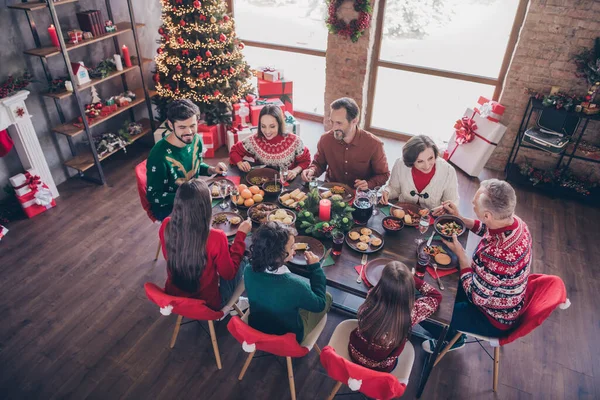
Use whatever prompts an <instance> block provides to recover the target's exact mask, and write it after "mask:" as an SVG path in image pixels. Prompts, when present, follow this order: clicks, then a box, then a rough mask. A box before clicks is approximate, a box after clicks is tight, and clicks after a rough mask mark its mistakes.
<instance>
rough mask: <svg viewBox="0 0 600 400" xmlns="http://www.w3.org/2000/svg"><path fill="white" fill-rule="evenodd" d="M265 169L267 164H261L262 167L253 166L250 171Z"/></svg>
mask: <svg viewBox="0 0 600 400" xmlns="http://www.w3.org/2000/svg"><path fill="white" fill-rule="evenodd" d="M266 167H267V164H262V165H255V166H253V167H252V168H250V169H260V168H266Z"/></svg>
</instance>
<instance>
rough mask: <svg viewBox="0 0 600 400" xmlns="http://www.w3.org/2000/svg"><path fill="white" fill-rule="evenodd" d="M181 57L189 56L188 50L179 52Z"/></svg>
mask: <svg viewBox="0 0 600 400" xmlns="http://www.w3.org/2000/svg"><path fill="white" fill-rule="evenodd" d="M181 55H183V56H189V55H190V51H189V50H188V49H184V50H182V51H181Z"/></svg>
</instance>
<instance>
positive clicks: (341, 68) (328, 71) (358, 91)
mask: <svg viewBox="0 0 600 400" xmlns="http://www.w3.org/2000/svg"><path fill="white" fill-rule="evenodd" d="M378 3H379V0H372V1H371V5H372V7H373V17H372V23H371V25H370V27H369V29H368V30H367V31H365V32H364V34H363V35H362V36H361V37H360V38H359V39H358V41H357V42H356V43H352V41H351V40H350V39H345V38H343V37H342V36H339V35H333V34H331V33H330V34H329V35H328V37H327V55H326V68H325V94H324V95H325V118H324V124H325V128H326V129H330V127H331V126H330V124H329V104H331V102H332V101H334V100H336V99H338V98H340V97H351V98H353V99H354V100H356V102H357V103H358V106H359V107H360V110H361V115H360V125H361V126H363V124H364V120H365V118H364V117H365V109H366V105H367V103H366V102H367V89H368V87H369V66H370V64H371V58H372V56H373V45H374V41H375V21H376V20H377V7H378Z"/></svg>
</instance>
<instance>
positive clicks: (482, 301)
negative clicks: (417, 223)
mask: <svg viewBox="0 0 600 400" xmlns="http://www.w3.org/2000/svg"><path fill="white" fill-rule="evenodd" d="M516 202H517V196H516V194H515V191H514V189H513V188H512V187H511V186H510V185H509V184H508V183H507V182H505V181H500V180H498V179H490V180H486V181H483V182H481V186H480V188H479V190H478V191H477V193H475V197H474V199H473V207H474V211H475V215H477V218H478V219H477V220H473V219H469V218H464V217H461V219H462V220H463V221H464V222H465V224H466V226H467V228H468V229H470V230H471V231H472V232H473V233H475V234H477V235H479V236H481V237H482V239H481V241H480V242H479V245H478V246H477V249H476V250H475V253H474V254H473V257H472V259H470V258H469V257H468V256H467V255H466V253H465V250H464V249H463V248H462V246H461V245H460V243H459V242H458V240H457V238H456V235H454V237H453V241H452V242H446V244H447V245H448V247H449V248H450V249H451V250H452V251H453V252H454V253H455V254H456V255H457V256H458V260H459V263H460V283H461V285H460V287H459V290H458V294H457V296H456V303H455V305H454V313H453V315H452V322H451V324H450V328H451V329H450V332H449V333H448V337H453V336H454V335H455V334H456V332H457V331H459V330H460V331H466V332H471V333H474V334H479V335H483V336H489V337H501V336H505V335H506V334H507V333H508V332H507V331H509V330H510V329H511V328H512V327H513V326H514V324H515V323H516V322H517V320H518V319H519V315H520V313H521V309H522V308H523V303H524V301H525V292H526V290H527V277H528V276H529V272H530V266H531V260H532V258H531V253H532V240H531V234H530V233H529V228H528V227H527V225H526V224H525V222H523V220H521V219H520V218H519V217H517V216H516V215H514V211H515V205H516ZM444 207H445V209H446V211H447V212H448V213H449V214H452V215H457V216H458V209H457V208H456V206H455V205H454V204H452V203H447V204H444ZM462 346H464V335H463V337H462V338H461V339H460V340H459V341H458V342H456V344H455V345H454V346H453V347H452V350H455V349H457V348H460V347H462ZM423 348H424V349H425V351H427V352H432V350H433V349H434V348H435V341H434V340H428V341H425V342H423Z"/></svg>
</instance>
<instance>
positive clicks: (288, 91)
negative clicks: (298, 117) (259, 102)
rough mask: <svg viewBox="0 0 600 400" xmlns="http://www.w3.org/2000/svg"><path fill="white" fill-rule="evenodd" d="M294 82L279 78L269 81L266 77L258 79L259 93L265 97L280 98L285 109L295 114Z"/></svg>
mask: <svg viewBox="0 0 600 400" xmlns="http://www.w3.org/2000/svg"><path fill="white" fill-rule="evenodd" d="M293 92H294V82H293V81H286V80H279V81H276V82H269V81H266V80H264V79H259V81H258V95H259V96H260V97H261V98H265V99H279V100H281V102H282V103H283V104H284V106H285V110H284V111H289V112H290V114H292V115H294V95H293Z"/></svg>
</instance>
